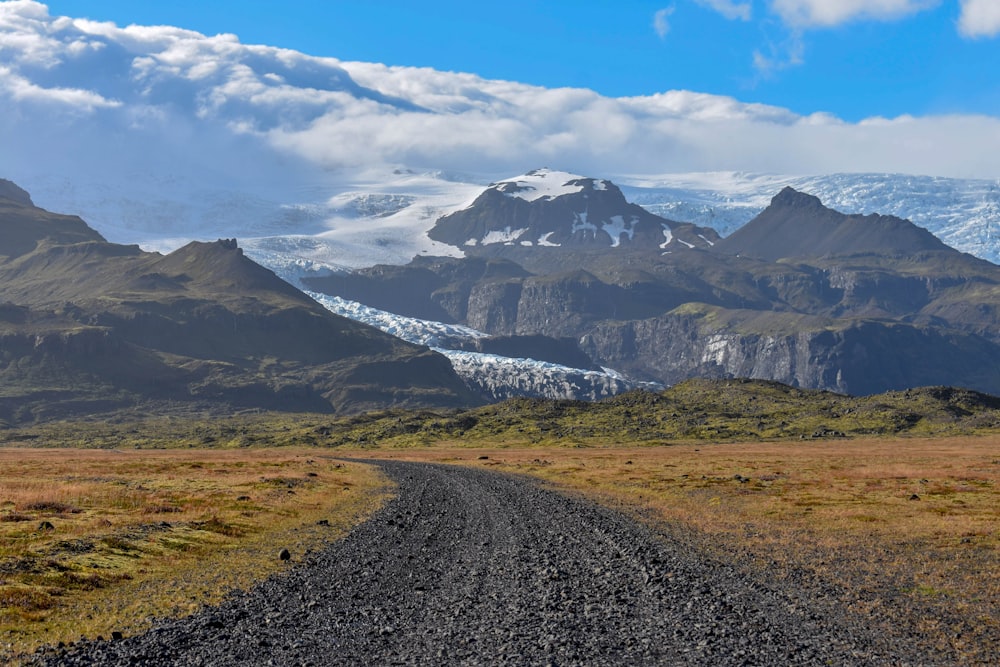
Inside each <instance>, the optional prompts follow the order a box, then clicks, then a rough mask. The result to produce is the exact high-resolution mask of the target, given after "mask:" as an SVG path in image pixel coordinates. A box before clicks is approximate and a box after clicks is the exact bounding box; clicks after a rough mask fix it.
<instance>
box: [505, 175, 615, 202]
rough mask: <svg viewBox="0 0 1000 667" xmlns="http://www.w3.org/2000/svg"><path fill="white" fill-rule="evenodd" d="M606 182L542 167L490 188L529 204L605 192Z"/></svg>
mask: <svg viewBox="0 0 1000 667" xmlns="http://www.w3.org/2000/svg"><path fill="white" fill-rule="evenodd" d="M607 185H608V182H607V181H604V180H599V179H593V178H586V177H584V176H579V175H577V174H571V173H569V172H567V171H557V170H554V169H549V168H547V167H543V168H541V169H533V170H531V171H529V172H527V173H526V174H522V175H521V176H516V177H514V178H509V179H505V180H502V181H498V182H497V183H494V184H493V185H492V186H491V187H492V188H494V189H495V190H497V191H498V192H502V193H503V194H505V195H507V196H508V197H516V198H518V199H524V200H526V201H529V202H533V201H537V200H539V199H549V200H551V199H555V198H556V197H562V196H564V195H572V194H577V193H580V192H583V191H584V190H586V189H591V190H605V189H607Z"/></svg>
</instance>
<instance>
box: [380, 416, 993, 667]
mask: <svg viewBox="0 0 1000 667" xmlns="http://www.w3.org/2000/svg"><path fill="white" fill-rule="evenodd" d="M366 454H367V455H372V454H374V455H375V456H377V457H387V458H403V459H408V460H419V461H437V462H444V463H457V464H461V465H474V466H488V467H491V468H493V469H496V470H502V471H506V472H512V473H520V474H527V475H531V476H533V477H537V478H541V479H543V480H545V481H546V482H548V483H551V484H552V485H554V486H555V487H557V488H560V489H564V490H571V491H573V492H579V493H582V494H584V495H585V496H587V497H590V498H592V499H595V500H597V501H599V502H603V503H604V504H607V505H611V506H615V507H618V508H622V509H625V510H626V511H631V512H633V513H635V514H636V515H637V516H639V518H640V519H642V520H644V521H645V522H646V523H650V524H652V525H654V526H656V527H658V528H659V529H660V531H661V532H662V533H664V534H667V535H671V534H672V535H674V536H675V537H679V538H682V539H686V540H692V539H693V540H694V541H695V542H696V543H697V544H698V545H700V546H702V547H704V548H707V549H708V550H709V551H710V552H712V553H713V554H714V555H716V556H718V557H720V558H723V559H727V560H729V559H736V560H738V561H739V562H741V563H742V564H744V565H745V566H746V567H748V568H751V569H752V570H754V571H755V572H757V573H758V574H759V575H761V576H764V577H766V578H768V579H770V580H771V581H774V582H776V583H780V582H783V581H784V582H787V583H791V584H792V585H796V583H797V582H810V586H811V587H813V588H814V589H818V590H823V591H824V592H825V593H826V594H828V595H830V596H832V597H833V598H835V599H836V600H837V602H839V603H840V604H843V605H845V606H846V607H847V608H849V609H851V610H852V611H854V612H857V613H859V614H862V615H863V616H864V617H866V618H867V619H869V620H870V621H871V622H872V623H875V624H880V625H882V626H883V627H884V628H885V630H886V632H890V633H893V634H895V636H898V637H900V639H901V640H903V639H906V640H908V641H916V642H920V643H922V644H923V645H925V646H927V647H928V648H929V649H930V648H933V647H935V646H939V647H942V648H948V649H950V650H952V651H954V654H958V655H961V656H963V658H964V659H965V660H967V661H968V664H988V660H990V659H991V658H990V656H992V658H995V656H996V650H997V646H998V644H997V642H998V641H1000V435H994V436H977V437H952V438H938V439H883V440H852V441H845V440H825V441H810V442H784V443H775V442H772V443H749V444H739V443H734V444H717V445H712V444H705V443H698V444H683V445H674V446H667V447H662V446H660V447H609V448H603V447H597V446H592V447H582V448H563V447H543V448H537V447H527V448H525V447H510V446H508V447H497V448H483V447H477V448H475V449H474V450H470V449H469V448H468V447H462V446H461V443H454V442H453V443H441V444H440V445H438V446H436V447H433V448H424V449H400V450H396V451H390V450H382V451H378V452H366ZM486 457H488V458H486Z"/></svg>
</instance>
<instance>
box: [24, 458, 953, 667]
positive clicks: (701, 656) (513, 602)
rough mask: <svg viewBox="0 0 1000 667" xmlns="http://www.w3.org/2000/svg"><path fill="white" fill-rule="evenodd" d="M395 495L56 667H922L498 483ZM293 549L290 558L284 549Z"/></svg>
mask: <svg viewBox="0 0 1000 667" xmlns="http://www.w3.org/2000/svg"><path fill="white" fill-rule="evenodd" d="M379 465H382V466H383V467H384V469H385V470H386V471H387V473H388V474H389V475H390V476H391V477H392V478H393V479H395V480H396V481H397V482H398V483H399V496H398V497H397V498H396V499H395V500H393V501H392V502H390V503H389V504H388V505H387V506H386V507H385V508H384V509H383V510H381V511H380V512H379V513H378V514H377V515H376V516H375V517H374V518H373V519H372V520H370V521H368V522H366V523H364V524H362V525H361V526H359V527H357V528H356V529H355V530H354V531H353V532H352V533H351V534H350V535H349V536H348V537H347V538H345V539H343V540H341V541H338V542H336V543H333V544H331V545H330V547H329V548H328V549H326V550H324V551H323V552H322V553H320V554H314V555H312V556H310V557H309V558H307V559H305V560H304V562H301V563H296V564H295V565H292V566H290V568H289V570H288V571H287V572H285V573H282V574H281V575H278V576H276V577H273V578H271V579H269V580H267V581H265V582H263V583H261V584H260V585H258V586H257V587H255V588H254V589H252V590H251V591H249V592H247V593H239V594H236V595H234V596H232V597H230V598H229V599H228V600H227V601H226V602H225V603H224V604H222V605H221V606H219V607H213V608H208V609H205V610H203V611H201V612H199V613H197V614H195V615H194V616H191V617H188V618H185V619H182V620H174V621H164V622H162V623H161V624H159V625H158V626H156V627H154V628H153V629H152V630H151V631H149V632H147V633H145V634H142V635H139V636H135V637H127V638H125V639H119V640H113V641H101V642H88V643H85V644H78V645H76V646H72V647H70V648H69V649H67V650H60V651H58V652H56V651H49V652H47V653H44V654H39V655H38V656H36V657H37V661H38V663H39V664H58V665H93V664H99V665H146V664H148V665H396V664H419V665H439V664H463V665H479V664H482V665H546V664H549V665H820V664H822V665H881V664H894V665H899V664H903V665H910V664H912V665H918V664H920V665H923V664H933V662H934V661H933V660H929V659H928V658H927V657H926V656H924V657H921V656H914V655H907V653H906V651H907V650H908V649H907V647H906V646H890V645H887V644H886V643H885V642H882V641H880V640H879V639H878V638H875V637H872V636H871V634H870V633H869V632H868V630H867V629H866V628H865V627H864V626H863V625H861V624H860V623H859V622H858V621H852V620H850V617H849V616H846V615H841V614H839V613H837V612H836V611H831V610H833V609H835V608H834V607H833V606H832V605H829V604H824V603H822V601H816V604H811V602H810V600H809V599H808V598H806V599H805V600H803V599H802V598H803V595H802V593H801V592H800V591H789V590H778V589H775V588H774V587H769V586H765V585H763V584H761V583H759V582H756V581H754V579H753V578H752V577H750V576H749V575H747V574H745V573H743V572H742V571H741V570H740V569H738V568H736V567H734V566H730V565H727V564H723V563H719V562H718V561H712V560H710V559H706V558H705V557H704V555H703V554H700V553H698V552H697V550H696V549H693V548H691V547H686V546H683V545H682V544H674V543H670V542H668V541H666V540H665V539H663V538H662V537H657V536H656V535H654V534H653V533H652V532H651V531H650V530H649V529H647V528H644V527H643V526H641V525H638V524H637V523H636V522H634V521H633V520H631V519H629V518H626V517H624V516H622V515H620V514H618V513H616V512H614V511H612V510H608V509H604V508H601V507H598V506H595V505H593V504H590V503H588V502H584V501H581V500H578V499H574V498H571V497H568V496H565V495H562V494H559V493H555V492H552V491H548V490H545V489H542V488H540V487H539V486H537V485H536V484H535V483H533V482H531V481H528V480H524V479H520V478H515V477H509V476H504V475H499V474H496V473H492V472H489V471H485V470H476V469H468V468H461V467H450V466H439V465H429V464H416V463H402V462H385V463H380V464H379ZM277 546H280V545H276V547H277Z"/></svg>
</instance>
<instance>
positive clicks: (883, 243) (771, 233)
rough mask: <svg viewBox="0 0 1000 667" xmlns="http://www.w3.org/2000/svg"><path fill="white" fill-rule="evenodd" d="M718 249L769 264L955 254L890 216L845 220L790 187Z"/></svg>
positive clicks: (936, 239) (934, 238)
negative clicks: (787, 260) (831, 258)
mask: <svg viewBox="0 0 1000 667" xmlns="http://www.w3.org/2000/svg"><path fill="white" fill-rule="evenodd" d="M716 249H717V250H720V251H722V252H727V253H731V254H734V255H735V254H739V255H741V256H747V257H756V258H758V259H764V260H769V261H772V262H773V261H777V260H779V259H783V258H794V257H811V258H816V257H825V256H831V255H832V256H842V255H856V254H877V255H889V256H901V255H913V254H916V253H920V252H928V251H941V250H950V249H949V248H948V246H946V245H945V244H944V243H942V242H941V241H940V240H939V239H938V238H937V237H936V236H934V235H933V234H931V233H930V232H929V231H927V230H926V229H922V228H920V227H917V226H916V225H914V224H912V223H911V222H909V221H907V220H901V219H900V218H896V217H893V216H887V215H876V214H873V215H844V214H842V213H838V212H837V211H834V210H832V209H829V208H826V207H825V206H823V204H822V202H820V200H819V198H818V197H814V196H812V195H808V194H805V193H802V192H797V191H795V190H793V189H792V188H789V187H786V188H785V189H783V190H782V191H781V192H779V193H778V194H777V195H776V196H775V197H774V198H773V199H772V200H771V205H770V206H769V207H767V208H766V209H765V210H764V211H763V212H762V213H761V214H760V215H758V216H757V217H756V218H754V219H753V220H752V221H750V222H749V223H747V224H746V225H744V226H743V227H741V228H739V229H737V230H736V231H735V232H733V233H732V234H731V235H730V236H728V237H726V238H725V239H723V240H721V241H719V243H718V244H717V245H716Z"/></svg>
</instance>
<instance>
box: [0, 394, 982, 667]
mask: <svg viewBox="0 0 1000 667" xmlns="http://www.w3.org/2000/svg"><path fill="white" fill-rule="evenodd" d="M998 403H1000V402H998V399H996V398H993V397H989V396H985V395H982V394H976V393H974V392H964V391H960V390H952V389H941V388H937V389H922V390H913V391H910V392H894V393H891V394H883V395H879V396H873V397H866V398H850V397H845V396H839V395H836V394H830V393H827V392H816V391H803V390H798V389H793V388H790V387H785V386H783V385H778V384H775V383H769V382H747V381H714V382H710V381H694V382H690V383H684V384H682V385H679V386H677V387H674V388H672V389H671V390H668V391H667V392H663V393H661V394H646V393H634V394H627V395H623V396H619V397H616V398H613V399H609V400H607V401H604V402H601V403H596V404H594V403H577V402H571V401H541V400H521V399H518V400H512V401H508V402H505V403H502V404H498V405H493V406H487V407H483V408H474V409H471V410H464V411H458V410H440V411H426V410H425V411H387V412H381V413H369V414H365V415H359V416H354V417H345V418H335V417H331V416H329V415H317V414H301V415H289V414H277V413H261V414H256V413H253V414H243V415H234V416H232V417H230V418H227V419H218V418H212V419H208V418H204V417H200V416H198V415H191V416H190V417H189V418H179V417H170V418H146V419H141V418H139V417H138V416H136V417H135V418H122V419H120V420H119V421H118V423H115V422H113V421H108V420H100V419H96V418H95V419H94V420H92V421H77V422H50V423H47V424H39V425H34V426H31V427H27V426H25V427H21V428H18V429H8V430H5V431H2V432H0V446H3V447H4V449H3V450H0V656H4V655H5V654H4V653H3V652H6V657H9V656H13V655H14V654H16V653H22V654H23V653H24V652H27V651H31V650H32V649H33V648H34V647H36V646H38V645H39V644H42V643H54V642H59V641H70V640H75V639H78V638H79V636H80V634H81V633H83V634H86V635H87V636H91V637H93V636H97V635H103V636H104V637H109V636H110V635H111V633H112V632H115V631H119V632H126V633H130V632H134V631H137V630H140V629H141V628H143V627H146V626H148V624H149V622H150V619H151V618H152V617H153V616H154V615H184V614H187V613H189V612H191V611H193V610H194V609H197V608H198V607H199V606H200V605H203V604H208V603H211V602H213V601H216V600H219V599H221V597H222V596H224V595H225V593H226V591H228V590H232V589H233V588H240V587H246V586H248V585H249V584H250V583H252V582H253V581H255V580H257V579H259V578H261V577H264V576H267V575H268V574H270V573H272V572H275V571H276V570H278V569H280V568H283V567H287V566H288V564H287V563H285V562H284V561H282V560H280V559H279V557H278V553H279V550H280V549H282V548H287V549H288V550H289V552H290V553H291V555H292V559H291V560H292V563H295V562H297V561H301V560H302V559H304V558H306V557H307V553H308V552H309V550H310V549H313V550H315V549H318V548H321V546H322V544H324V543H326V542H328V541H329V540H333V539H336V538H337V537H338V536H340V535H343V534H344V532H345V531H346V530H349V528H350V527H351V526H352V525H355V524H356V523H357V522H359V521H362V520H363V519H364V518H365V517H366V516H369V515H370V513H371V512H373V511H375V510H376V508H377V507H379V506H380V504H381V503H382V502H383V501H384V500H385V499H386V498H387V497H389V494H391V492H392V491H391V488H390V486H389V485H388V483H387V481H386V479H385V478H384V477H383V476H382V475H381V474H380V473H379V472H378V470H377V469H375V468H372V467H369V466H366V465H363V464H361V463H359V462H356V461H351V460H349V459H357V458H406V459H412V460H420V461H436V462H445V463H453V464H459V465H470V466H486V467H490V468H492V469H495V470H500V471H505V472H512V473H517V474H527V475H532V476H534V477H536V478H539V479H540V480H542V482H543V483H546V484H552V485H555V486H556V487H558V488H560V489H564V490H567V491H569V492H572V493H581V494H584V495H585V496H587V497H589V498H592V499H594V500H596V501H598V502H602V503H605V504H609V505H611V506H614V507H617V508H619V509H622V510H624V511H626V512H631V513H633V514H634V515H635V516H636V517H637V518H638V519H640V520H642V521H645V522H646V523H649V524H651V525H653V526H654V527H655V528H656V529H657V530H658V531H659V532H660V533H662V534H664V535H665V536H667V537H668V538H677V539H684V540H693V541H694V542H696V543H697V544H698V545H700V546H702V547H703V548H704V549H706V550H707V551H708V552H710V553H712V554H713V555H715V556H721V557H723V558H727V559H731V560H733V561H734V562H738V563H739V564H740V565H741V566H742V567H746V568H750V569H752V570H753V571H755V572H756V573H758V574H759V576H761V577H765V578H769V579H774V580H777V581H785V582H787V583H788V584H789V585H795V586H799V585H801V586H804V587H806V588H807V589H808V590H813V591H817V592H818V593H819V594H822V595H825V596H828V597H833V598H834V599H837V600H838V601H839V602H840V603H841V604H843V605H844V606H845V607H846V608H848V609H850V610H852V611H853V612H855V613H857V614H860V615H862V616H863V617H864V618H865V619H866V620H867V621H869V622H871V623H872V624H875V625H877V626H879V627H884V628H885V631H886V632H887V633H890V634H891V636H899V637H900V638H906V639H905V641H919V642H925V643H926V645H927V647H928V648H931V647H933V646H935V645H937V646H947V647H949V648H950V649H951V650H952V651H958V652H959V654H960V655H963V656H964V657H965V658H966V659H967V660H968V662H969V663H971V664H975V663H976V662H977V661H980V660H981V659H982V656H988V655H993V654H994V653H995V647H996V645H997V642H998V641H1000V620H998V619H1000V606H998V604H1000V603H998V600H1000V556H998V554H1000V405H998ZM321 522H322V523H321ZM901 640H902V639H901Z"/></svg>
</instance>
